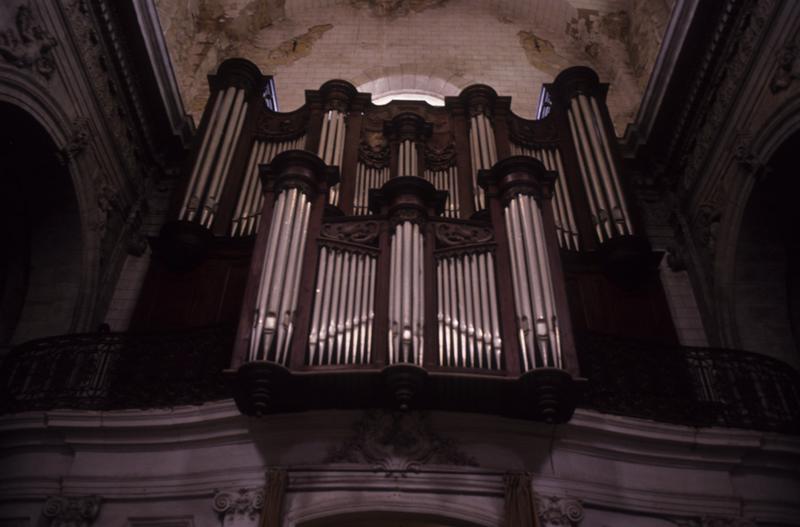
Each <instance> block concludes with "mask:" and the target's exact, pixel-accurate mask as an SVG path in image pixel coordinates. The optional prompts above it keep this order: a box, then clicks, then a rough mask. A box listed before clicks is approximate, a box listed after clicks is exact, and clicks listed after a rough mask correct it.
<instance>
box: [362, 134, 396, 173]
mask: <svg viewBox="0 0 800 527" xmlns="http://www.w3.org/2000/svg"><path fill="white" fill-rule="evenodd" d="M365 135H366V137H365V139H363V140H362V141H361V143H360V144H359V145H358V160H359V162H361V163H363V164H364V165H366V166H368V167H370V168H376V169H381V168H384V167H387V166H389V145H388V143H387V142H386V139H385V138H384V136H383V134H381V133H376V132H367V134H365Z"/></svg>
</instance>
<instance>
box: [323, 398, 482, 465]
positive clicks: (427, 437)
mask: <svg viewBox="0 0 800 527" xmlns="http://www.w3.org/2000/svg"><path fill="white" fill-rule="evenodd" d="M354 428H355V434H354V436H353V437H351V438H350V439H348V440H346V441H344V442H343V443H342V444H341V445H339V446H338V447H337V448H335V449H334V450H333V451H332V452H331V453H330V454H329V455H328V456H327V457H326V459H325V462H326V463H366V464H369V465H372V467H373V468H374V469H375V470H381V471H384V472H386V473H387V475H388V474H392V473H397V472H400V473H402V472H409V471H412V472H413V471H418V470H420V469H421V468H422V466H423V465H455V466H477V465H478V463H477V461H475V459H474V458H472V457H471V456H469V455H467V454H465V453H464V452H462V451H461V450H460V449H459V447H458V445H457V443H456V442H455V441H454V440H453V439H450V438H445V437H442V436H440V435H438V434H436V433H434V432H433V430H432V429H431V425H430V421H429V418H428V416H427V415H426V414H423V413H419V412H383V411H368V412H366V413H365V414H364V417H363V418H362V419H361V420H359V421H358V422H357V423H356V424H355V427H354Z"/></svg>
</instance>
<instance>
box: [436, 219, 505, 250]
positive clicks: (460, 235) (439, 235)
mask: <svg viewBox="0 0 800 527" xmlns="http://www.w3.org/2000/svg"><path fill="white" fill-rule="evenodd" d="M493 240H494V233H493V231H492V229H491V228H489V227H480V226H477V225H465V224H462V223H444V222H437V223H436V241H437V242H438V244H439V245H442V246H444V247H453V246H456V245H464V244H475V243H488V242H491V241H493Z"/></svg>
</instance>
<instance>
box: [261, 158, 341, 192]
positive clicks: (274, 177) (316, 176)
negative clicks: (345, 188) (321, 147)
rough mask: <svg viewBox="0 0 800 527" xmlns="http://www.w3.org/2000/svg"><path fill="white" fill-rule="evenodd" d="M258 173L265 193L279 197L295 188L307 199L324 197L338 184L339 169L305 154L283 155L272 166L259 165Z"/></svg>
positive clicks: (275, 159)
mask: <svg viewBox="0 0 800 527" xmlns="http://www.w3.org/2000/svg"><path fill="white" fill-rule="evenodd" d="M259 170H260V172H261V184H262V188H263V190H264V192H274V193H279V192H281V191H283V190H286V189H289V188H297V189H300V191H301V192H303V193H304V194H306V195H307V196H308V197H309V199H311V198H313V197H314V196H315V195H316V194H317V193H322V194H325V193H327V192H328V188H330V187H331V186H333V185H335V184H336V183H338V182H339V169H338V168H336V167H335V166H328V165H326V164H325V163H324V162H323V161H322V160H321V159H320V158H319V157H318V156H316V155H314V154H312V153H311V152H309V151H307V150H288V151H286V152H282V153H280V154H278V155H277V156H275V158H274V159H273V160H272V162H271V163H269V164H267V165H261V166H260V167H259Z"/></svg>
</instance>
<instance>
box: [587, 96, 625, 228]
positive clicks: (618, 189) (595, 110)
mask: <svg viewBox="0 0 800 527" xmlns="http://www.w3.org/2000/svg"><path fill="white" fill-rule="evenodd" d="M589 102H590V103H591V107H592V115H593V116H594V122H595V126H596V131H597V134H598V135H599V136H600V142H601V143H602V144H603V153H604V154H605V160H606V163H608V167H609V169H610V170H611V182H612V183H613V186H614V192H615V193H616V195H617V200H618V202H619V204H620V207H621V212H622V215H623V217H622V220H623V221H624V222H625V226H626V227H627V229H628V234H632V233H633V225H632V224H631V219H630V218H631V216H630V214H629V213H628V206H627V204H626V202H625V196H624V194H623V193H622V186H621V183H620V180H619V174H618V173H617V164H616V163H615V162H614V157H613V155H612V153H611V147H610V146H609V144H608V137H606V134H605V133H603V130H604V128H603V127H602V122H603V120H602V118H601V114H600V108H599V107H598V106H597V101H596V100H595V98H594V97H592V98H591V99H589Z"/></svg>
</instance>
